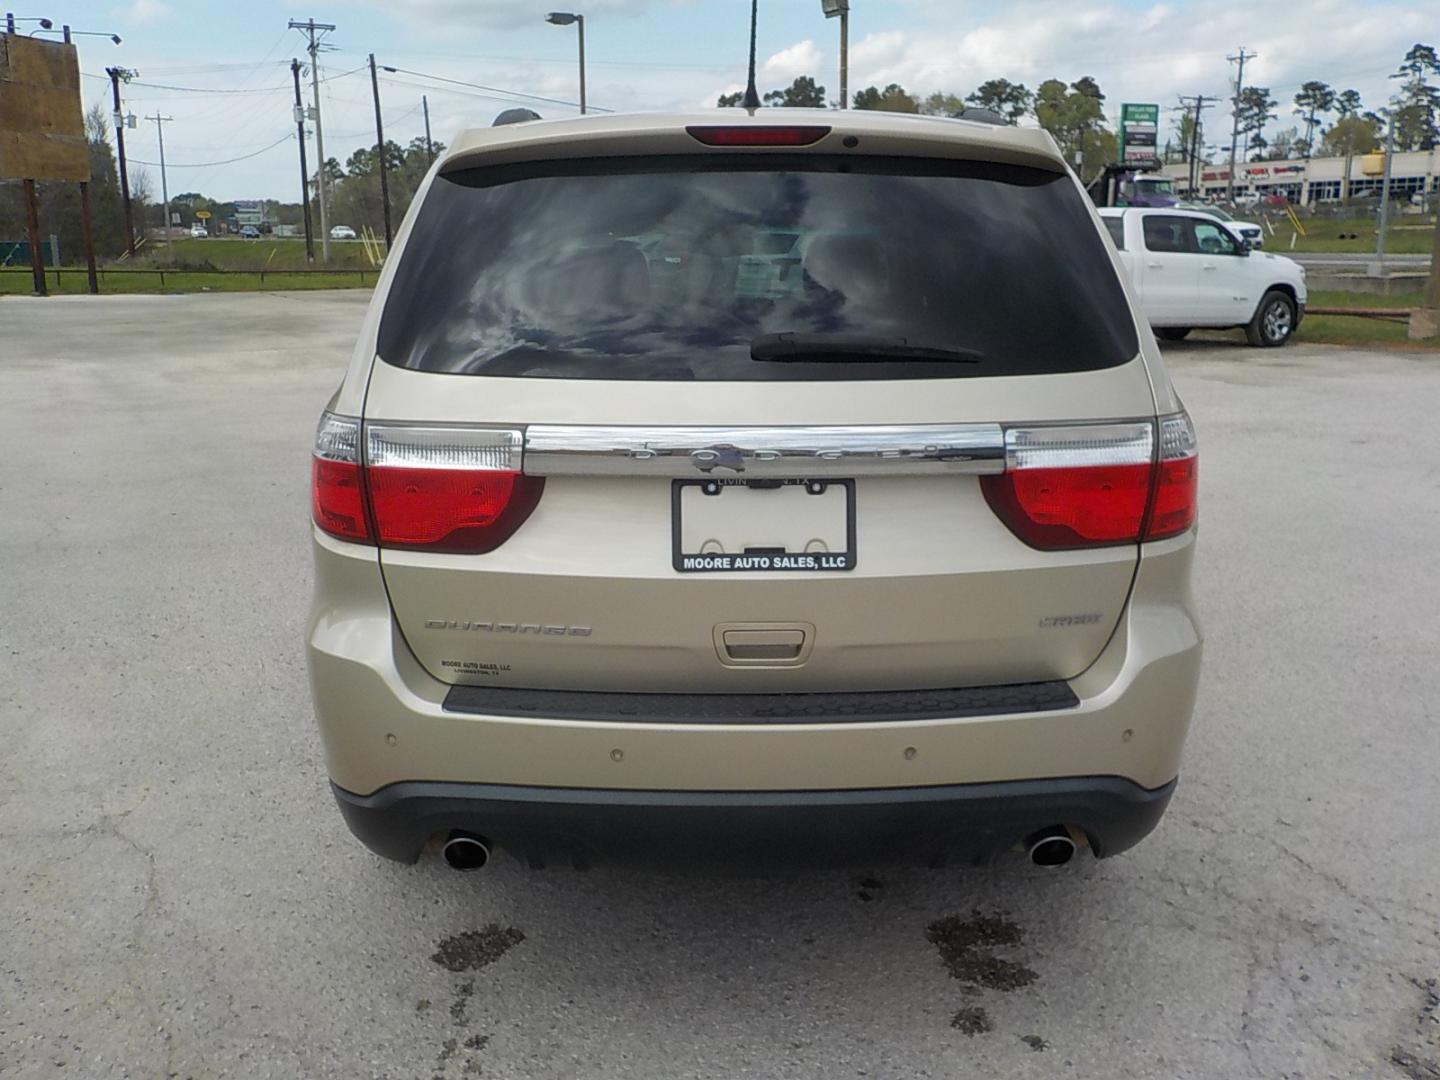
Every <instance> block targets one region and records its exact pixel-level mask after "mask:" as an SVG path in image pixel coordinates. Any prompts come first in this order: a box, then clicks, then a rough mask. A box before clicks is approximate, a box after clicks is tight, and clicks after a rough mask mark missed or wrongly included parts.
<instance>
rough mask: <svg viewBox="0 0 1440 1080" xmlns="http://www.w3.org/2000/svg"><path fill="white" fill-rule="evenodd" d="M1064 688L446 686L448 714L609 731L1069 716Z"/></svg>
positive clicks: (1070, 704) (1075, 701)
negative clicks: (649, 726) (585, 724)
mask: <svg viewBox="0 0 1440 1080" xmlns="http://www.w3.org/2000/svg"><path fill="white" fill-rule="evenodd" d="M1079 704H1080V699H1079V698H1077V697H1076V696H1075V691H1073V690H1071V689H1070V684H1069V683H1067V682H1064V681H1063V680H1059V679H1056V680H1052V681H1050V682H1036V683H1015V684H1011V685H1008V686H967V687H959V688H954V689H948V690H866V691H858V692H854V693H822V694H626V693H614V692H610V691H595V690H515V689H510V688H508V687H496V686H452V687H451V688H450V692H449V693H447V694H446V695H445V708H446V710H448V711H449V712H458V713H476V714H481V715H485V716H543V717H546V718H547V719H552V720H594V721H604V722H610V723H626V722H629V723H637V722H639V723H646V722H649V723H680V724H829V723H861V722H864V723H883V722H885V721H894V720H933V719H949V718H960V717H969V716H991V715H1000V714H1004V713H1028V712H1046V711H1050V710H1053V709H1073V708H1075V706H1077V705H1079Z"/></svg>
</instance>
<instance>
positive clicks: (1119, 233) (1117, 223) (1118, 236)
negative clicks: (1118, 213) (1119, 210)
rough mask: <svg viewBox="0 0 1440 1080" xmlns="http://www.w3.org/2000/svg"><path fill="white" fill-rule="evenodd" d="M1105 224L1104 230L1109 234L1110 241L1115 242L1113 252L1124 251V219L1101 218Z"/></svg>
mask: <svg viewBox="0 0 1440 1080" xmlns="http://www.w3.org/2000/svg"><path fill="white" fill-rule="evenodd" d="M1100 220H1101V221H1103V222H1105V229H1106V231H1107V232H1109V234H1110V239H1111V240H1113V241H1115V250H1116V251H1124V250H1125V219H1124V218H1118V217H1102V218H1101V219H1100Z"/></svg>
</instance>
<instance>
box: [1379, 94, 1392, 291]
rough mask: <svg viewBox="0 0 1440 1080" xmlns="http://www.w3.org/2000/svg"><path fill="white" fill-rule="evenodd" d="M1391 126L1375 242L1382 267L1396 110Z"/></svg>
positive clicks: (1387, 140)
mask: <svg viewBox="0 0 1440 1080" xmlns="http://www.w3.org/2000/svg"><path fill="white" fill-rule="evenodd" d="M1389 113H1390V117H1389V120H1390V122H1389V124H1388V125H1387V127H1386V129H1385V175H1384V178H1383V179H1382V180H1381V181H1380V228H1379V230H1378V233H1379V235H1378V236H1377V237H1376V240H1375V257H1376V258H1377V259H1379V260H1380V263H1381V265H1382V266H1383V265H1384V263H1385V227H1386V226H1387V225H1388V224H1389V223H1390V163H1391V161H1392V159H1393V158H1394V157H1395V109H1394V107H1393V106H1392V107H1391V108H1390V109H1389Z"/></svg>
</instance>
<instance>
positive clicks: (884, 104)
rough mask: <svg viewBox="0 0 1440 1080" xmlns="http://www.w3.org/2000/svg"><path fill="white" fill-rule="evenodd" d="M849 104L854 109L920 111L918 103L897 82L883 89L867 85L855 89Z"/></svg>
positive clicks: (900, 111) (899, 111)
mask: <svg viewBox="0 0 1440 1080" xmlns="http://www.w3.org/2000/svg"><path fill="white" fill-rule="evenodd" d="M851 105H852V106H853V107H854V108H856V109H870V110H873V111H876V112H898V113H914V112H919V111H920V104H919V102H917V101H916V100H915V99H914V98H913V97H911V96H910V95H909V94H907V93H906V92H905V88H904V87H902V86H901V85H900V84H899V83H891V84H890V85H889V86H887V87H885V89H884V90H877V89H876V88H875V87H873V86H867V87H866V88H865V89H864V90H857V91H856V92H855V97H854V99H853V100H852V102H851Z"/></svg>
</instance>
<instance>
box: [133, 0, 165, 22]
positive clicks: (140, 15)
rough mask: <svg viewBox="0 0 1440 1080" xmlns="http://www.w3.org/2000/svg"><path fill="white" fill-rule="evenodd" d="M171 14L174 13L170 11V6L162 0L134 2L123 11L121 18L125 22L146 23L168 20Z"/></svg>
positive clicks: (135, 0)
mask: <svg viewBox="0 0 1440 1080" xmlns="http://www.w3.org/2000/svg"><path fill="white" fill-rule="evenodd" d="M172 14H174V12H172V11H171V10H170V5H168V4H166V3H164V2H163V0H134V2H133V3H132V4H131V5H130V6H129V7H127V8H125V9H124V10H123V12H122V13H121V18H123V19H124V20H125V21H126V22H132V23H148V22H158V21H159V20H161V19H168V18H169V17H170V16H171V15H172Z"/></svg>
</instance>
